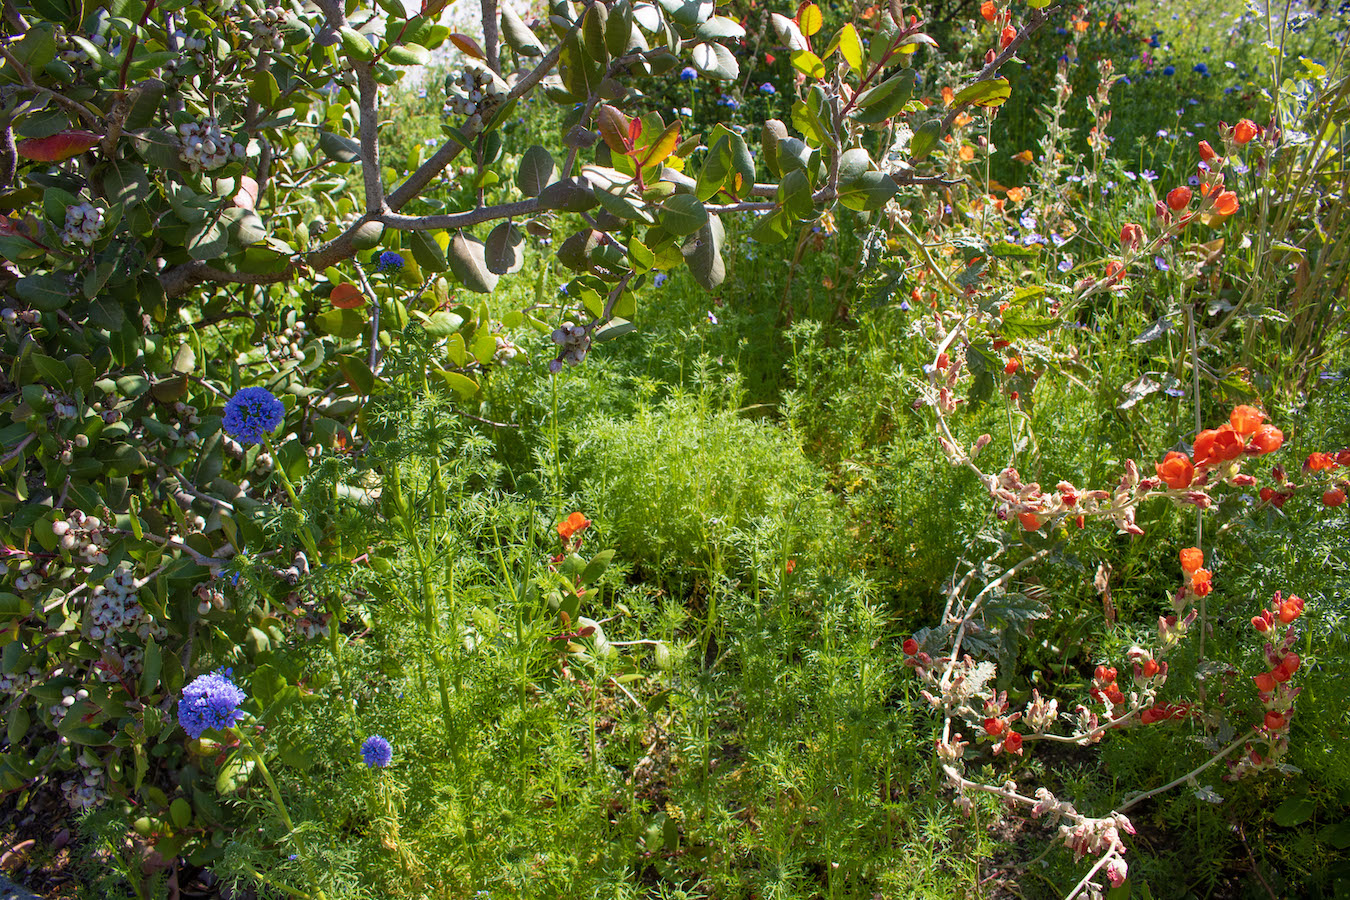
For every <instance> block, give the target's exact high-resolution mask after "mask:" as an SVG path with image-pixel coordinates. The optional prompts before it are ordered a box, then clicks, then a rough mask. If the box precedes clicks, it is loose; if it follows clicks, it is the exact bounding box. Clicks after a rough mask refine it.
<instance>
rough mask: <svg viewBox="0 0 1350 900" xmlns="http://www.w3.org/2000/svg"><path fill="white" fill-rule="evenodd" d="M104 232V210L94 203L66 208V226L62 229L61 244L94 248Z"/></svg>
mask: <svg viewBox="0 0 1350 900" xmlns="http://www.w3.org/2000/svg"><path fill="white" fill-rule="evenodd" d="M102 230H103V210H101V209H99V208H98V207H96V206H94V205H93V204H92V203H79V204H72V205H71V206H67V207H66V225H65V227H64V228H62V229H61V243H62V244H77V243H78V244H84V245H85V246H86V247H92V246H94V241H96V240H98V234H99V232H100V231H102Z"/></svg>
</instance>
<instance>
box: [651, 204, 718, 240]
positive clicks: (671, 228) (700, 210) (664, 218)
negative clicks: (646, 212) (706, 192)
mask: <svg viewBox="0 0 1350 900" xmlns="http://www.w3.org/2000/svg"><path fill="white" fill-rule="evenodd" d="M660 220H661V227H662V228H664V229H665V230H666V231H668V232H669V233H671V234H673V235H675V236H676V237H684V236H686V235H690V234H693V233H694V232H696V231H698V230H699V229H700V228H703V227H704V226H705V225H707V224H708V210H707V209H705V208H704V206H703V203H702V202H701V201H700V200H699V199H698V198H697V197H695V196H694V195H693V194H673V195H672V196H671V197H670V198H669V199H667V200H666V202H665V203H664V204H662V206H661V214H660Z"/></svg>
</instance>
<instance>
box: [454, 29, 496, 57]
mask: <svg viewBox="0 0 1350 900" xmlns="http://www.w3.org/2000/svg"><path fill="white" fill-rule="evenodd" d="M450 43H452V44H454V45H455V46H456V47H458V48H459V49H460V52H461V53H464V54H465V55H467V56H472V57H473V58H474V59H480V60H482V59H487V54H486V53H484V52H483V48H482V47H480V46H478V42H477V41H475V40H474V39H473V38H471V37H469V36H468V35H467V34H460V33H459V32H455V33H454V34H452V35H450Z"/></svg>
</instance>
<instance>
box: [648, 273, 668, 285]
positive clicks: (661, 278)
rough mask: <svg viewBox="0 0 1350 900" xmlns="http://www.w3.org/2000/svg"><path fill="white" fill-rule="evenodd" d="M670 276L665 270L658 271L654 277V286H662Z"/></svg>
mask: <svg viewBox="0 0 1350 900" xmlns="http://www.w3.org/2000/svg"><path fill="white" fill-rule="evenodd" d="M669 277H670V276H669V275H667V274H666V273H665V272H657V273H656V277H655V278H653V279H652V287H660V286H661V285H663V284H665V283H666V279H667V278H669Z"/></svg>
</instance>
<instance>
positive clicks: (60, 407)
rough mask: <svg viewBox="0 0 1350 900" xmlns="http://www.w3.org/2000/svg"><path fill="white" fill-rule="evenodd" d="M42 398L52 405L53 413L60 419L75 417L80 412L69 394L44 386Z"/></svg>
mask: <svg viewBox="0 0 1350 900" xmlns="http://www.w3.org/2000/svg"><path fill="white" fill-rule="evenodd" d="M42 399H44V400H46V401H47V402H48V403H50V404H51V405H52V413H53V415H55V416H56V417H57V418H58V419H73V418H75V417H76V416H77V415H78V414H79V410H78V408H76V406H75V403H74V401H73V400H72V398H71V397H70V395H69V394H58V393H57V392H56V391H52V390H48V389H46V388H44V389H43V391H42Z"/></svg>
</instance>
